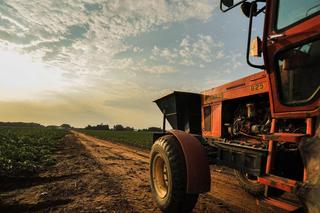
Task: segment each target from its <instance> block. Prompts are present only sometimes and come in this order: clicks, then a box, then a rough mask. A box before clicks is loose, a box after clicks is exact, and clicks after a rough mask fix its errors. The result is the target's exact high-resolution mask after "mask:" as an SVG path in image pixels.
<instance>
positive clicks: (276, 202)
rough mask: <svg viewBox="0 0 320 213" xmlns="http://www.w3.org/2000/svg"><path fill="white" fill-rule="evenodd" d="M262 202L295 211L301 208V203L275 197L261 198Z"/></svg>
mask: <svg viewBox="0 0 320 213" xmlns="http://www.w3.org/2000/svg"><path fill="white" fill-rule="evenodd" d="M261 202H263V203H266V204H268V205H271V206H275V207H278V208H280V209H283V210H285V211H288V212H293V211H296V210H298V209H299V208H301V205H299V204H297V203H293V202H290V201H287V200H283V199H280V198H277V199H275V198H271V197H267V198H264V199H263V200H261Z"/></svg>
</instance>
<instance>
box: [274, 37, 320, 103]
mask: <svg viewBox="0 0 320 213" xmlns="http://www.w3.org/2000/svg"><path fill="white" fill-rule="evenodd" d="M319 58H320V41H319V40H317V41H314V42H310V43H307V44H304V45H301V46H298V47H296V48H292V49H289V50H286V51H283V52H281V53H280V54H278V55H277V61H278V71H279V73H278V74H279V77H280V87H281V88H280V96H281V99H282V102H283V103H285V104H301V103H306V102H308V101H309V100H310V99H311V98H312V97H314V96H315V95H316V94H317V93H319V89H320V70H319V69H320V60H319Z"/></svg>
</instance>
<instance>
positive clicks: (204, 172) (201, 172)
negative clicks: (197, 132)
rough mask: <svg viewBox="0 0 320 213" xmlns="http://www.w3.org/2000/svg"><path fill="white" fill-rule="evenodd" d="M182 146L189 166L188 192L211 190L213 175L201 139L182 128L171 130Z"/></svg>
mask: <svg viewBox="0 0 320 213" xmlns="http://www.w3.org/2000/svg"><path fill="white" fill-rule="evenodd" d="M169 133H170V134H172V135H174V136H175V137H176V138H177V139H178V141H179V143H180V145H181V148H182V151H183V154H184V158H185V162H186V167H187V193H192V194H196V193H202V192H208V191H210V186H211V176H210V167H209V162H208V158H207V154H206V152H205V150H204V149H203V147H202V145H201V143H200V141H199V140H198V139H197V138H196V137H194V136H192V135H190V134H188V133H186V132H183V131H180V130H171V131H169Z"/></svg>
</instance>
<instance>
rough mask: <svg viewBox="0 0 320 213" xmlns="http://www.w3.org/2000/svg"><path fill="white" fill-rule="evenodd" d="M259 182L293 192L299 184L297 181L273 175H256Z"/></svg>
mask: <svg viewBox="0 0 320 213" xmlns="http://www.w3.org/2000/svg"><path fill="white" fill-rule="evenodd" d="M258 181H259V183H262V184H264V185H267V186H271V187H273V188H277V189H281V190H283V191H286V192H291V193H292V192H294V191H295V189H296V188H297V187H298V186H300V185H301V183H300V182H299V181H296V180H291V179H288V178H283V177H279V176H275V175H265V176H262V177H258Z"/></svg>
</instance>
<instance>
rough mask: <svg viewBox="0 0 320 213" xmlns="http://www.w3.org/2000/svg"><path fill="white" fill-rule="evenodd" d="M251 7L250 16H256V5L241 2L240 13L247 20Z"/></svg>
mask: <svg viewBox="0 0 320 213" xmlns="http://www.w3.org/2000/svg"><path fill="white" fill-rule="evenodd" d="M251 7H252V15H253V16H256V13H257V4H256V3H252V2H243V3H242V4H241V10H242V13H243V14H244V15H245V16H247V17H248V18H250V10H251Z"/></svg>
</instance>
